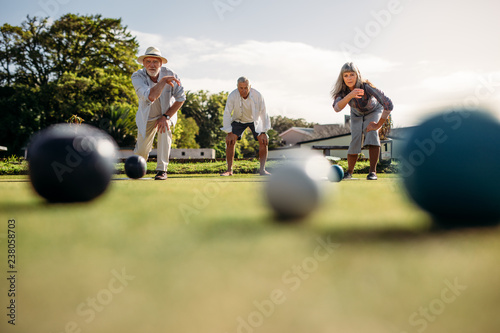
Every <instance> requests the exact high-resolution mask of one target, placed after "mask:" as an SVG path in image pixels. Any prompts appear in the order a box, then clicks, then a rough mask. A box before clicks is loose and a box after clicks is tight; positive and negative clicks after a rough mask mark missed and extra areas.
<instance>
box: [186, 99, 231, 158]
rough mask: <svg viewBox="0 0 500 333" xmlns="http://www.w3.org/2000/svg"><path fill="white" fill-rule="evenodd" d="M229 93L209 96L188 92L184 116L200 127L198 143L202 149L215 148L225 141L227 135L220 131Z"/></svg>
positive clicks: (197, 137) (197, 136)
mask: <svg viewBox="0 0 500 333" xmlns="http://www.w3.org/2000/svg"><path fill="white" fill-rule="evenodd" d="M227 95H228V94H227V92H220V93H218V94H209V93H208V92H207V91H204V90H200V91H198V92H190V91H188V92H186V98H187V99H186V102H185V103H184V105H183V106H182V114H184V116H185V117H186V119H187V118H192V119H194V121H195V122H196V124H197V125H198V127H199V133H198V134H197V135H196V142H197V143H198V145H199V146H200V147H202V148H213V147H214V146H216V145H218V144H219V143H220V141H224V140H225V137H226V134H225V133H224V132H223V131H222V130H221V129H220V128H221V127H222V117H223V115H224V107H225V105H226V100H227Z"/></svg>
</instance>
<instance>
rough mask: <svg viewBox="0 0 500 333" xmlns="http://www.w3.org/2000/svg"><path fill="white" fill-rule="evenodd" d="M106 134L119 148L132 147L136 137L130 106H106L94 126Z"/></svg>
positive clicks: (133, 113) (133, 117)
mask: <svg viewBox="0 0 500 333" xmlns="http://www.w3.org/2000/svg"><path fill="white" fill-rule="evenodd" d="M94 125H95V126H96V127H99V128H101V129H102V130H105V131H106V132H108V133H109V134H110V135H111V136H112V137H113V139H115V141H116V143H117V144H118V146H120V147H126V146H132V145H134V144H135V141H136V137H137V126H136V125H135V112H133V111H132V109H131V108H130V106H127V105H119V104H113V105H109V106H107V108H106V109H105V111H104V112H103V115H102V118H100V120H98V123H95V124H94Z"/></svg>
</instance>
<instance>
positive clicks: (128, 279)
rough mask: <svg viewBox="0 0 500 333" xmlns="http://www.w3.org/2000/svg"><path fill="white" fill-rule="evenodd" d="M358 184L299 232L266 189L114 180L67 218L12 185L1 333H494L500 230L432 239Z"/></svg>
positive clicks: (417, 214) (3, 198)
mask: <svg viewBox="0 0 500 333" xmlns="http://www.w3.org/2000/svg"><path fill="white" fill-rule="evenodd" d="M148 176H150V175H148ZM357 176H358V177H359V178H360V180H357V181H343V182H341V183H327V184H326V186H327V187H328V190H329V192H328V195H327V196H326V197H325V200H324V202H323V204H322V206H321V207H320V208H318V209H317V210H316V211H315V213H314V214H312V215H310V216H309V217H308V218H306V219H304V220H302V221H300V222H297V223H293V224H280V223H277V222H276V220H275V219H274V216H273V214H272V212H271V210H270V209H269V208H268V206H267V205H266V197H265V194H264V190H263V187H264V184H265V181H266V178H263V177H259V176H256V175H235V176H233V177H220V176H218V175H215V174H213V175H172V176H170V179H169V180H167V181H165V182H158V181H152V180H147V179H143V180H136V181H131V180H115V181H113V182H112V184H111V185H110V188H109V189H108V191H107V192H106V193H105V194H104V195H103V196H101V197H99V198H97V199H96V200H94V201H93V202H90V203H86V204H56V205H51V204H46V203H45V202H44V201H43V200H42V199H40V198H39V197H38V196H36V195H35V194H34V193H33V191H32V190H31V188H30V185H29V182H28V181H27V178H26V177H25V176H9V177H2V178H0V217H1V222H2V223H1V227H0V237H1V238H0V240H1V242H2V246H1V250H0V254H1V258H2V259H1V260H0V269H1V273H2V282H1V290H0V300H1V307H0V308H1V309H2V310H1V316H0V318H1V321H0V332H23V333H24V332H42V333H44V332H45V333H60V332H93V333H100V332H107V333H108V332H124V333H127V332H134V333H136V332H137V333H138V332H148V333H150V332H199V333H201V332H207V333H208V332H214V333H233V332H241V333H243V332H244V333H251V332H273V333H277V332H307V333H312V332H314V333H323V332H324V333H327V332H328V333H330V332H363V333H366V332H370V333H376V332H384V333H392V332H393V333H403V332H406V333H413V332H429V333H430V332H440V333H443V332H470V333H473V332H474V333H477V332H482V333H488V332H491V333H493V332H498V329H499V328H500V316H499V315H498V309H499V304H500V265H499V258H500V241H499V238H500V230H499V229H498V228H488V229H467V230H455V231H438V230H434V229H433V228H432V227H431V225H432V224H431V220H430V218H429V217H428V216H427V215H426V214H425V213H424V212H422V211H420V210H419V209H418V208H416V207H415V206H413V205H412V203H411V202H409V200H408V199H407V197H406V196H405V194H404V191H402V189H401V187H400V183H399V180H398V178H397V177H396V176H385V177H383V176H381V177H380V178H379V180H378V181H371V182H370V181H366V180H365V176H366V175H357ZM116 177H117V178H120V177H122V176H120V175H117V176H116ZM461 204H466V202H465V201H464V202H463V203H461ZM478 209H480V208H479V207H478ZM9 219H15V221H16V222H15V223H16V228H15V232H16V242H17V243H16V245H17V247H16V256H17V257H16V269H17V271H18V272H17V275H16V279H17V280H16V306H17V307H16V325H15V326H12V325H9V324H8V323H7V320H9V318H8V317H7V316H6V315H7V313H8V310H7V308H6V307H7V306H8V304H9V303H8V302H9V300H10V298H8V297H7V294H8V289H9V282H8V280H7V279H6V278H7V277H8V274H7V273H6V272H7V271H8V268H7V245H6V240H7V222H8V220H9Z"/></svg>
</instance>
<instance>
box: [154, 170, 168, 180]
mask: <svg viewBox="0 0 500 333" xmlns="http://www.w3.org/2000/svg"><path fill="white" fill-rule="evenodd" d="M167 178H168V177H167V172H166V171H158V173H157V174H156V176H155V180H165V179H167Z"/></svg>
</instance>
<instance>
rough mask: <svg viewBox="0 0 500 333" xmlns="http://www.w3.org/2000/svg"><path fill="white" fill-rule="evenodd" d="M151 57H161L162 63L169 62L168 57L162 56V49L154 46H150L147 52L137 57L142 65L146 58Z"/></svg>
mask: <svg viewBox="0 0 500 333" xmlns="http://www.w3.org/2000/svg"><path fill="white" fill-rule="evenodd" d="M149 57H152V58H158V59H161V61H162V65H163V64H166V63H167V62H168V60H167V58H164V57H162V56H161V52H160V50H158V49H157V48H156V47H154V46H150V47H148V49H147V50H146V53H145V54H144V55H141V56H140V57H139V58H137V62H138V63H140V64H141V65H142V62H143V61H144V58H149Z"/></svg>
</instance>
